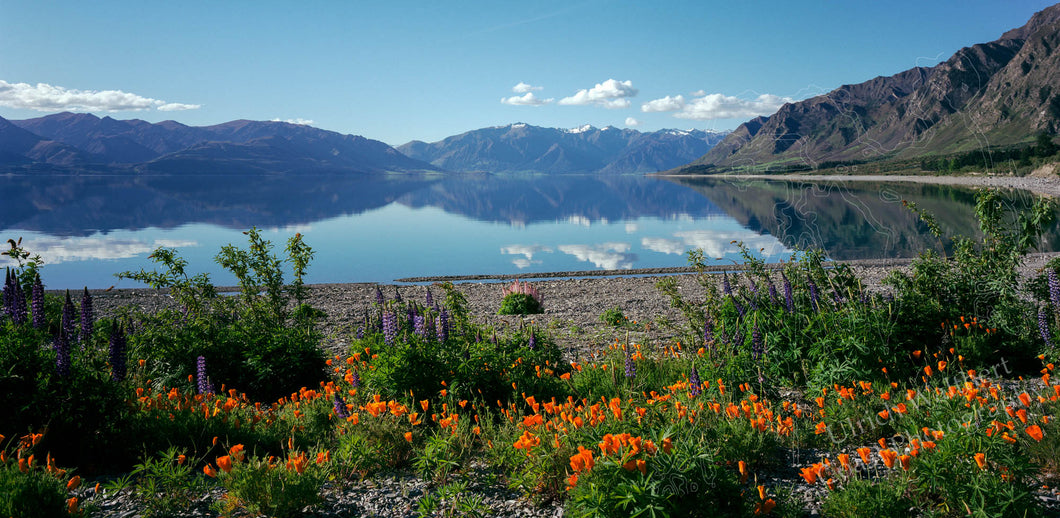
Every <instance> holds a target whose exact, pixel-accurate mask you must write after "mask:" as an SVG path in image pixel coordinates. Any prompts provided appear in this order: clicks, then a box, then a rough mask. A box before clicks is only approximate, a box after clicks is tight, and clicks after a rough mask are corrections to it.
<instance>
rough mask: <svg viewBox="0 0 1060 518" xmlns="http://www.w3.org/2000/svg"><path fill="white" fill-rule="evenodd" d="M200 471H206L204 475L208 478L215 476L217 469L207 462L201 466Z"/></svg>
mask: <svg viewBox="0 0 1060 518" xmlns="http://www.w3.org/2000/svg"><path fill="white" fill-rule="evenodd" d="M202 472H203V473H206V476H208V477H210V478H217V470H215V469H213V466H211V465H209V464H207V465H205V466H203V467H202Z"/></svg>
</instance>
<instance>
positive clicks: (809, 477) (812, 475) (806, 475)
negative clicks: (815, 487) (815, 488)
mask: <svg viewBox="0 0 1060 518" xmlns="http://www.w3.org/2000/svg"><path fill="white" fill-rule="evenodd" d="M800 474H801V475H802V478H803V480H805V481H806V483H807V484H813V483H815V482H817V470H815V469H813V468H802V471H801V473H800Z"/></svg>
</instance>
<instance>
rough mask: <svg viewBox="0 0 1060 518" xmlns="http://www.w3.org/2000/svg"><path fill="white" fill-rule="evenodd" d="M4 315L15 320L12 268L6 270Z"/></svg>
mask: <svg viewBox="0 0 1060 518" xmlns="http://www.w3.org/2000/svg"><path fill="white" fill-rule="evenodd" d="M4 314H5V315H7V316H9V317H11V318H15V286H14V284H13V283H12V281H11V268H4Z"/></svg>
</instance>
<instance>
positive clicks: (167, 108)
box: [157, 103, 202, 112]
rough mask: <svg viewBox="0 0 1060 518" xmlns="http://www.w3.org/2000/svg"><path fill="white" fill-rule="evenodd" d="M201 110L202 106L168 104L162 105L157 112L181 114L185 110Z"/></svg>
mask: <svg viewBox="0 0 1060 518" xmlns="http://www.w3.org/2000/svg"><path fill="white" fill-rule="evenodd" d="M199 108H202V105H201V104H184V103H166V104H163V105H160V106H159V107H158V108H157V110H158V111H160V112H179V111H185V110H198V109H199Z"/></svg>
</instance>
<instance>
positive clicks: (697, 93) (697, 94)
mask: <svg viewBox="0 0 1060 518" xmlns="http://www.w3.org/2000/svg"><path fill="white" fill-rule="evenodd" d="M704 95H707V91H706V90H696V91H695V92H692V97H703V96H704Z"/></svg>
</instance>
